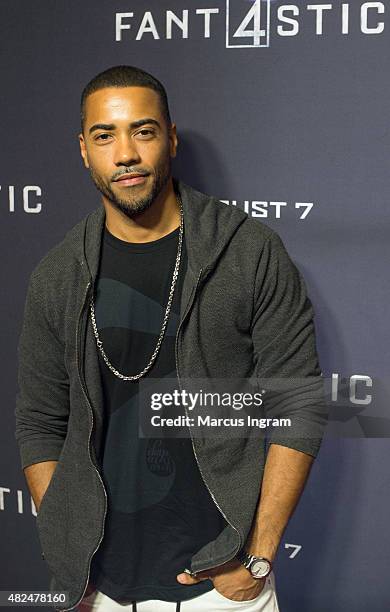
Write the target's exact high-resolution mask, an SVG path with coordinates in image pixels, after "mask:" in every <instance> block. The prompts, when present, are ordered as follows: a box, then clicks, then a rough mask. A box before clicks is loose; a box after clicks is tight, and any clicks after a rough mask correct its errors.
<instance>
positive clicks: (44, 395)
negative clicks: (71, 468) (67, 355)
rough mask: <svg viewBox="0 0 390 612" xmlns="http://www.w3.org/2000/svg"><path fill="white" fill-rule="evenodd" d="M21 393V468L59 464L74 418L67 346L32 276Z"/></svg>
mask: <svg viewBox="0 0 390 612" xmlns="http://www.w3.org/2000/svg"><path fill="white" fill-rule="evenodd" d="M17 354H18V386H19V389H18V392H17V395H16V409H15V417H16V430H15V438H16V440H17V443H18V445H19V452H20V457H21V464H22V468H23V469H24V468H25V467H27V466H29V465H32V464H33V463H39V462H41V461H49V460H58V458H59V455H60V453H61V449H62V446H63V444H64V440H65V436H66V432H67V423H68V417H69V380H68V375H67V371H66V368H65V364H64V346H63V344H62V343H61V341H60V339H59V338H58V335H56V333H55V331H54V330H53V329H52V327H51V325H50V323H49V320H48V314H47V311H46V309H45V300H44V291H42V290H39V287H38V286H37V283H36V281H35V274H34V272H33V273H32V274H31V277H30V281H29V284H28V288H27V295H26V300H25V306H24V317H23V323H22V330H21V334H20V338H19V343H18V347H17Z"/></svg>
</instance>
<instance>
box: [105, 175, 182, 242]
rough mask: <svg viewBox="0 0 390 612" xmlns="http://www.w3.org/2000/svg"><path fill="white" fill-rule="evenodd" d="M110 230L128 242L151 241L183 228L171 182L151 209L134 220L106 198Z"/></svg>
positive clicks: (107, 226)
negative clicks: (180, 227)
mask: <svg viewBox="0 0 390 612" xmlns="http://www.w3.org/2000/svg"><path fill="white" fill-rule="evenodd" d="M103 205H104V208H105V210H106V228H107V229H108V231H109V232H110V234H113V235H114V236H116V238H119V239H120V240H124V241H125V242H151V241H152V240H158V239H159V238H162V237H163V236H166V235H167V234H169V233H170V232H173V230H175V229H176V228H177V227H179V225H180V208H179V203H178V201H177V197H176V194H175V191H174V188H173V184H172V180H170V181H169V182H168V183H167V185H166V188H165V189H163V190H162V192H161V193H160V194H159V195H158V197H157V198H156V199H155V200H154V202H153V203H152V204H151V206H150V207H149V208H148V209H147V210H145V211H144V212H143V213H140V214H139V215H136V216H135V217H134V218H133V219H132V218H129V217H127V216H126V215H125V214H124V213H122V212H121V211H120V210H118V209H117V208H115V207H114V206H113V205H112V204H111V202H109V201H108V200H106V199H105V198H103Z"/></svg>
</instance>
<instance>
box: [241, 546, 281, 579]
mask: <svg viewBox="0 0 390 612" xmlns="http://www.w3.org/2000/svg"><path fill="white" fill-rule="evenodd" d="M236 557H237V559H238V560H239V561H240V562H241V563H242V564H243V565H244V566H245V567H246V569H247V570H249V571H250V573H251V574H252V576H253V578H266V577H267V576H268V574H270V573H271V572H272V563H271V561H269V559H266V558H265V557H256V555H250V554H249V553H247V552H246V551H245V550H241V551H240V552H239V553H238V554H237V555H236Z"/></svg>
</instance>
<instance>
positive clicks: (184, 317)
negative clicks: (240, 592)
mask: <svg viewBox="0 0 390 612" xmlns="http://www.w3.org/2000/svg"><path fill="white" fill-rule="evenodd" d="M203 271H204V270H203V269H202V268H201V269H200V270H199V274H198V278H197V279H196V283H195V287H194V289H193V291H192V295H191V298H190V301H189V303H188V305H187V308H186V311H185V313H184V315H183V318H182V320H181V321H180V323H179V326H178V328H177V331H176V338H175V361H176V373H177V380H178V384H179V388H180V390H181V385H180V374H179V359H178V340H179V332H180V329H181V326H182V323H183V321H184V320H185V319H186V317H187V315H188V312H189V310H190V308H191V306H192V304H193V301H194V299H195V294H196V291H197V289H198V285H199V280H200V277H201V275H202V272H203ZM184 412H185V413H186V416H187V418H189V415H188V414H187V411H186V408H185V406H184ZM188 430H189V433H190V439H191V444H192V449H193V452H194V456H195V460H196V463H197V465H198V468H199V472H200V475H201V476H202V479H203V482H204V484H205V486H206V488H207V490H208V492H209V493H210V496H211V498H212V500H213V502H214V504H215V505H216V507H217V508H218V510H219V512H220V513H221V514H222V516H223V517H224V519H225V521H226V522H227V523H228V524H229V525H230V526H231V527H232V528H233V529H234V531H236V532H237V535H238V546H237V547H236V549H235V550H234V553H233V554H232V555H229V557H228V558H227V559H225V560H224V561H222V563H226V562H227V561H230V559H233V557H235V556H236V554H237V553H238V551H239V550H240V548H241V534H240V532H239V530H238V529H237V527H235V526H234V525H233V523H232V522H231V521H229V519H228V518H227V516H226V514H225V513H224V512H223V510H222V509H221V507H220V506H219V504H218V502H217V500H216V499H215V496H214V494H213V492H212V491H211V489H210V487H209V485H208V484H207V482H206V479H205V477H204V474H203V472H202V469H201V467H200V464H199V461H198V457H197V454H196V451H195V445H194V440H193V437H192V435H191V429H190V427H189V428H188ZM219 565H221V564H219ZM212 567H215V565H210V566H207V565H206V566H205V567H203V568H202V569H198V570H197V571H196V572H192V571H190V570H188V569H187V568H186V569H185V570H184V572H185V573H187V574H190V575H191V576H194V575H196V574H197V573H199V572H203V571H204V570H207V569H211V568H212Z"/></svg>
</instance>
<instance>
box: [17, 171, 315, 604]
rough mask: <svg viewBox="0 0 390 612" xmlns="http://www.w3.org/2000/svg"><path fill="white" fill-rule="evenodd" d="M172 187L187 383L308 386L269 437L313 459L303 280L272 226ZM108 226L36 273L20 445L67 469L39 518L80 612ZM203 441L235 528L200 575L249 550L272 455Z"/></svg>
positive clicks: (55, 572) (204, 460) (87, 230)
mask: <svg viewBox="0 0 390 612" xmlns="http://www.w3.org/2000/svg"><path fill="white" fill-rule="evenodd" d="M174 184H175V187H176V189H177V190H178V191H179V193H180V196H181V199H182V203H183V213H184V226H185V231H184V239H185V241H186V247H187V253H188V267H187V271H186V275H185V278H184V284H183V291H182V297H181V312H180V322H179V327H178V330H177V335H176V344H175V348H176V366H177V372H178V378H179V382H180V380H181V379H192V378H194V379H196V378H198V379H202V378H203V379H209V378H215V379H218V378H219V379H221V378H228V379H229V378H237V379H238V378H240V379H244V378H245V379H246V378H250V379H252V380H255V381H259V385H260V384H261V385H262V387H264V384H262V382H261V381H263V380H265V379H267V380H268V379H273V378H280V379H283V380H287V381H297V380H302V379H304V384H300V385H297V384H296V383H294V384H293V383H292V387H294V390H293V391H292V390H291V389H290V391H284V390H283V391H282V390H281V391H280V393H279V394H278V393H276V395H275V397H274V400H273V402H271V403H270V407H272V416H273V417H275V416H278V414H283V417H286V416H289V417H291V418H292V424H291V427H289V429H288V434H283V433H280V430H279V432H276V431H275V432H274V431H273V430H271V431H270V432H269V434H267V436H268V435H269V440H268V441H269V442H272V441H274V442H276V443H278V444H281V445H285V446H289V447H291V448H294V449H296V450H299V451H302V452H304V453H308V454H310V455H312V456H313V457H315V456H316V455H317V453H318V450H319V447H320V444H321V439H322V436H323V433H324V427H325V425H326V420H327V410H326V407H325V402H324V394H323V379H322V373H321V370H320V367H319V363H318V357H317V351H316V340H315V330H314V322H313V316H314V313H313V309H312V305H311V302H310V300H309V298H308V297H307V294H306V288H305V283H304V280H303V278H302V276H301V274H300V273H299V271H298V270H297V268H296V267H295V265H294V264H293V263H292V261H291V259H290V257H289V255H288V253H287V251H286V249H285V247H284V245H283V242H282V241H281V239H280V237H279V235H278V234H277V233H276V232H275V231H274V230H272V229H271V228H269V227H268V226H266V225H265V224H263V223H261V222H259V221H255V220H252V219H250V218H248V216H247V215H246V213H245V212H243V211H242V210H239V209H237V208H235V207H231V206H228V205H226V204H223V203H222V202H220V201H219V200H217V199H216V198H214V197H211V196H208V195H205V194H203V193H200V192H199V191H196V190H195V189H193V188H192V187H190V186H189V185H186V184H185V183H183V182H182V181H178V180H177V179H174ZM104 223H105V209H104V207H103V206H102V205H101V206H100V207H99V208H97V209H95V210H94V211H92V212H91V213H90V214H88V215H87V216H86V217H84V218H83V219H82V220H81V221H80V222H79V223H77V224H76V225H75V226H74V227H73V228H72V229H71V230H69V231H68V232H67V234H66V235H65V237H64V239H63V240H62V241H61V242H60V243H59V244H57V245H56V246H55V247H53V248H52V249H51V250H50V251H49V252H48V253H47V254H46V255H45V256H44V257H43V258H42V259H41V260H40V261H39V263H38V264H37V265H36V267H35V268H34V270H33V271H32V273H31V277H30V280H29V285H28V289H27V296H26V303H25V310H24V319H23V326H22V330H21V335H20V339H19V344H18V357H19V372H18V380H19V392H18V394H17V398H16V411H15V415H16V432H15V436H16V439H17V442H18V445H19V449H20V456H21V464H22V468H25V467H26V466H29V465H31V464H34V463H38V462H41V461H48V460H57V461H58V463H57V465H56V469H55V471H54V473H53V476H52V479H51V481H50V483H49V486H48V488H47V490H46V492H45V494H44V496H43V499H42V502H41V505H40V508H39V512H38V514H37V527H38V533H39V538H40V543H41V547H42V556H43V558H44V559H45V560H46V562H47V564H48V567H49V570H50V572H51V575H52V576H51V581H50V589H51V590H57V591H67V592H68V593H69V603H68V604H63V603H62V604H61V603H60V602H59V603H58V604H57V608H56V609H58V610H71V609H73V608H74V607H76V606H77V605H78V604H79V602H80V601H81V599H82V597H83V596H84V593H85V590H86V588H87V584H88V580H89V573H90V563H91V559H92V556H93V554H94V553H95V552H96V550H97V549H98V547H99V545H100V543H101V542H102V540H103V536H104V522H105V516H106V511H107V494H106V490H105V487H104V483H103V480H102V477H101V474H100V471H99V462H100V460H101V453H102V442H103V415H104V404H103V397H102V385H101V379H100V371H99V363H98V354H97V347H96V340H95V337H94V335H93V329H92V325H91V320H90V317H89V297H90V295H91V292H92V291H93V290H94V289H95V280H96V277H97V273H98V265H99V256H100V247H101V241H102V233H103V229H104ZM270 397H272V395H271V396H270ZM279 407H280V408H279ZM265 408H267V405H266V402H265ZM262 416H263V415H262ZM192 444H193V449H194V454H195V458H196V460H197V463H198V466H199V470H200V472H201V475H202V477H203V479H204V482H205V485H206V486H207V488H208V490H209V492H210V494H211V497H212V499H213V500H214V502H215V504H216V505H217V507H218V508H219V510H220V512H221V513H222V514H223V516H224V517H225V519H226V521H227V526H226V528H225V529H224V530H223V531H222V532H221V534H220V535H219V536H218V537H217V538H216V539H215V540H214V541H212V542H209V543H208V544H207V545H205V546H203V547H202V548H201V549H200V550H199V551H197V553H196V554H195V555H194V556H193V557H192V560H191V567H190V568H189V569H190V570H191V571H192V572H197V571H201V570H203V569H208V568H211V567H214V566H216V565H220V564H222V563H224V562H226V561H228V560H229V559H231V558H233V557H234V556H235V554H236V553H237V552H238V550H239V549H240V548H241V547H242V546H244V544H245V540H246V538H247V537H248V534H249V531H250V528H251V525H252V521H253V518H254V515H255V510H256V506H257V502H258V497H259V492H260V486H261V481H262V475H263V469H264V463H265V456H266V448H265V445H264V440H262V439H261V437H259V436H248V437H245V438H244V437H238V436H237V437H229V436H226V438H224V437H223V436H213V437H210V436H206V437H204V438H200V437H193V439H192ZM183 569H184V568H183Z"/></svg>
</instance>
